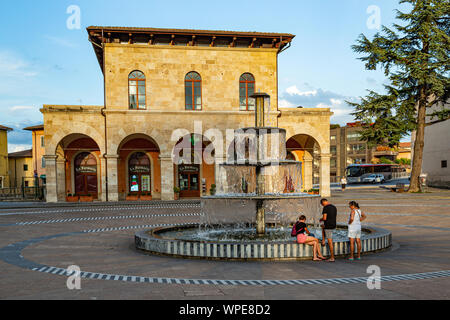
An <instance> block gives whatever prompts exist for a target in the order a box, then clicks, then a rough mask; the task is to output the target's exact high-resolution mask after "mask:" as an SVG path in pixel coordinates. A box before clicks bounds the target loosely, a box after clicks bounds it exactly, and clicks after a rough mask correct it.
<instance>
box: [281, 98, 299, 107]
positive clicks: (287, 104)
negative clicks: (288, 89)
mask: <svg viewBox="0 0 450 320" xmlns="http://www.w3.org/2000/svg"><path fill="white" fill-rule="evenodd" d="M278 107H280V108H293V107H295V105H294V104H292V103H290V102H289V101H287V100H286V99H280V100H279V101H278Z"/></svg>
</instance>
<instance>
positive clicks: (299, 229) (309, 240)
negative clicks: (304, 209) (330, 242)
mask: <svg viewBox="0 0 450 320" xmlns="http://www.w3.org/2000/svg"><path fill="white" fill-rule="evenodd" d="M312 235H313V234H312V233H311V232H309V230H308V226H307V225H306V217H305V216H304V215H302V216H300V217H299V218H298V221H297V223H296V224H295V225H294V228H293V230H292V236H296V237H297V243H298V244H307V245H309V246H312V247H313V256H314V257H313V261H321V260H325V258H324V257H323V256H322V254H321V252H320V249H319V247H320V246H319V239H317V238H315V237H313V236H312Z"/></svg>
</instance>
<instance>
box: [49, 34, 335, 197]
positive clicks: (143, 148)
mask: <svg viewBox="0 0 450 320" xmlns="http://www.w3.org/2000/svg"><path fill="white" fill-rule="evenodd" d="M87 31H88V33H89V38H90V41H91V42H92V44H93V48H94V50H95V53H96V55H97V59H98V61H99V64H100V67H101V70H102V72H103V75H104V89H105V105H104V106H61V105H59V106H58V105H44V107H43V108H42V109H41V112H42V113H43V115H44V126H45V138H44V139H45V156H44V158H45V162H46V168H45V169H46V178H47V201H49V202H57V201H64V200H65V196H66V195H67V194H74V193H76V194H80V195H82V194H91V195H94V197H95V198H96V199H99V200H102V201H119V200H124V199H125V198H126V196H127V195H142V194H147V195H148V194H151V195H152V197H153V199H162V200H173V199H174V196H175V195H174V187H177V188H179V189H180V191H181V192H180V195H181V197H199V196H201V195H207V194H209V193H210V190H211V187H212V186H213V185H214V184H215V180H216V179H215V174H216V172H218V170H216V169H217V166H218V165H219V164H221V163H224V162H225V161H226V159H227V155H228V153H229V152H230V147H231V145H232V144H233V139H232V138H233V130H235V129H238V128H244V127H251V126H254V121H255V120H254V118H255V116H254V100H252V99H251V97H250V96H251V95H252V94H253V93H255V92H258V91H261V92H266V93H267V94H269V95H270V96H271V101H270V108H269V109H268V110H267V116H266V124H267V125H268V126H279V127H281V128H285V129H286V130H287V136H288V139H289V141H288V144H289V145H290V148H289V151H290V152H291V154H290V156H292V157H294V158H295V159H296V160H299V161H302V162H303V167H304V175H305V178H304V189H308V190H309V189H310V188H312V183H313V181H312V180H313V179H312V166H313V164H312V155H311V145H312V144H317V145H318V146H319V148H320V168H321V169H320V178H321V179H320V187H321V192H322V194H323V195H324V196H329V194H330V185H329V176H330V172H329V162H330V153H329V151H330V149H329V134H330V125H329V123H330V122H329V121H330V116H331V115H332V113H331V112H330V110H329V109H327V108H323V109H318V108H314V109H289V108H279V107H278V55H279V53H280V52H282V51H283V50H285V49H287V48H288V47H289V46H290V45H291V41H292V39H293V38H294V36H293V35H290V34H275V33H255V32H251V33H245V32H228V31H204V30H177V29H150V28H115V27H89V28H88V29H87ZM187 147H192V148H191V149H189V150H192V152H191V153H190V154H186V152H185V150H186V149H187ZM206 151H208V154H210V155H211V156H212V157H211V159H209V161H206V160H205V159H204V156H203V155H204V154H205V152H206ZM186 159H188V160H189V159H190V160H193V161H186Z"/></svg>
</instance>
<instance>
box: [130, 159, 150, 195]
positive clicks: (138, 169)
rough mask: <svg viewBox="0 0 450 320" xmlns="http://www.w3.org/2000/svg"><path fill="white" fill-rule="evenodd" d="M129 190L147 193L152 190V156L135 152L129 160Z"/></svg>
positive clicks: (136, 192) (135, 192)
mask: <svg viewBox="0 0 450 320" xmlns="http://www.w3.org/2000/svg"><path fill="white" fill-rule="evenodd" d="M128 179H129V180H128V186H129V189H128V192H129V193H131V194H138V195H141V194H143V193H144V194H146V193H151V192H152V188H151V186H152V184H151V179H152V173H151V162H150V158H149V157H148V156H147V155H146V154H145V153H143V152H135V153H133V154H132V155H131V157H130V159H129V160H128Z"/></svg>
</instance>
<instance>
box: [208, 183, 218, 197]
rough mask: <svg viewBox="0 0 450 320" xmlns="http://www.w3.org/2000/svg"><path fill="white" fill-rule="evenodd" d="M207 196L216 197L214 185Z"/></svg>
mask: <svg viewBox="0 0 450 320" xmlns="http://www.w3.org/2000/svg"><path fill="white" fill-rule="evenodd" d="M209 194H210V195H212V196H215V195H216V185H215V184H212V185H211V189H209Z"/></svg>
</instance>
